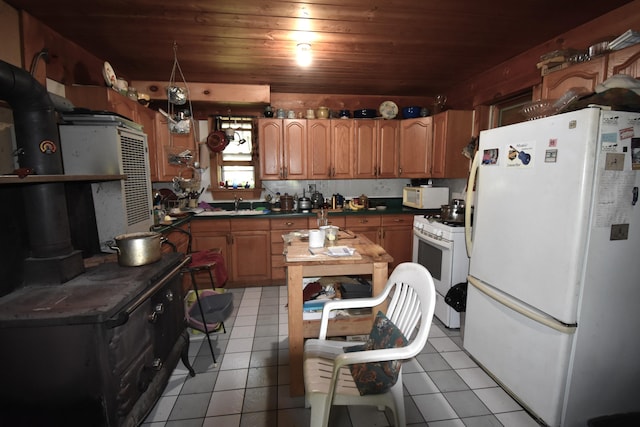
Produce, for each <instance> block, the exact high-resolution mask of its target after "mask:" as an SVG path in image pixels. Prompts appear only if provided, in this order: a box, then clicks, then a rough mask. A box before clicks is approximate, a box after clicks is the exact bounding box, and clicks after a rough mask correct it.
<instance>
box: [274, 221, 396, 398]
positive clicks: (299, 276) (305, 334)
mask: <svg viewBox="0 0 640 427" xmlns="http://www.w3.org/2000/svg"><path fill="white" fill-rule="evenodd" d="M283 238H284V236H283ZM308 244H309V243H308V241H305V240H304V239H301V238H293V240H291V242H290V243H289V244H286V243H285V250H284V252H285V253H284V256H285V265H286V268H287V288H288V313H289V370H290V380H291V384H290V394H291V395H292V396H301V395H303V394H304V379H303V375H302V352H303V348H304V339H305V338H317V337H318V333H319V330H320V321H319V320H303V319H302V305H303V299H302V289H303V278H304V277H322V276H344V275H369V274H370V275H372V293H373V295H377V294H378V293H379V292H380V291H381V290H382V289H384V287H385V285H386V283H387V279H388V264H389V263H390V262H392V261H393V258H392V257H391V255H389V254H388V253H387V252H386V251H385V250H384V249H383V248H382V247H381V246H380V245H377V244H375V243H373V242H371V240H369V239H368V238H367V237H365V236H364V235H361V234H357V235H356V234H354V233H352V232H349V231H342V230H341V231H340V233H339V235H338V240H337V241H336V245H344V246H348V247H351V248H355V249H356V256H354V257H328V256H323V255H316V256H311V254H309V255H308V256H306V257H305V256H303V255H301V254H303V253H308ZM293 254H297V255H296V256H294V255H293ZM292 259H298V260H299V261H292ZM376 312H377V311H376V310H375V309H374V311H373V313H372V315H371V316H369V315H367V316H353V317H349V318H336V319H331V320H330V321H329V329H328V332H327V335H328V336H346V335H359V334H367V335H368V334H369V332H370V330H371V325H372V319H373V316H375V313H376Z"/></svg>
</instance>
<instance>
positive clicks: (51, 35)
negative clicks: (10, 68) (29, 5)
mask: <svg viewBox="0 0 640 427" xmlns="http://www.w3.org/2000/svg"><path fill="white" fill-rule="evenodd" d="M20 19H21V24H22V38H23V41H22V43H23V46H22V55H23V61H24V63H25V65H24V68H25V69H26V70H29V69H30V67H31V61H32V59H33V57H34V56H35V55H36V54H38V52H40V51H41V50H42V49H44V48H47V49H48V50H49V57H50V59H49V62H48V63H45V62H44V61H40V63H39V64H38V68H37V73H36V76H35V78H36V80H38V81H39V82H40V83H42V84H43V85H46V77H48V78H50V79H52V80H55V81H57V82H59V83H62V84H65V85H72V84H81V85H100V86H105V81H104V78H103V77H102V68H103V65H104V60H103V59H100V58H98V57H97V56H95V55H93V54H91V53H89V52H88V51H86V50H84V49H83V48H81V47H80V46H78V45H77V44H75V43H73V42H71V41H69V40H67V39H65V38H64V37H62V36H61V35H60V34H58V33H57V32H55V31H53V30H52V29H51V28H49V27H47V26H46V25H44V24H42V23H41V22H40V21H38V20H37V19H35V18H34V17H32V16H31V15H29V14H28V13H25V12H20ZM112 65H113V64H112ZM116 74H117V68H116Z"/></svg>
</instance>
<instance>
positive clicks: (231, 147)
mask: <svg viewBox="0 0 640 427" xmlns="http://www.w3.org/2000/svg"><path fill="white" fill-rule="evenodd" d="M215 121H216V127H217V129H220V130H222V131H223V132H225V133H227V132H228V131H229V129H231V130H233V139H232V140H230V141H229V144H228V145H227V147H226V148H225V149H224V151H222V152H221V153H212V154H211V156H212V162H211V192H212V194H213V195H214V198H217V199H233V197H234V194H238V193H252V194H253V193H256V192H257V195H256V197H259V195H260V187H261V185H260V182H259V179H258V173H257V167H256V165H257V162H256V160H257V145H256V143H255V138H254V119H253V118H252V117H241V116H219V117H216V118H215ZM228 134H230V132H229V133H228ZM247 197H250V195H247Z"/></svg>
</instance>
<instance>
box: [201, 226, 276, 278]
mask: <svg viewBox="0 0 640 427" xmlns="http://www.w3.org/2000/svg"><path fill="white" fill-rule="evenodd" d="M191 233H192V239H193V243H192V246H193V250H194V251H199V250H206V249H213V248H220V250H221V253H222V255H223V256H224V259H225V263H226V267H227V273H228V275H229V279H228V280H227V284H228V285H230V286H247V285H260V284H268V283H269V281H270V278H271V266H270V261H271V246H270V240H269V220H268V219H250V218H233V219H206V220H196V221H192V223H191ZM205 274H206V273H205ZM198 277H199V280H200V281H201V280H207V281H208V280H209V279H208V277H204V276H202V275H200V276H198Z"/></svg>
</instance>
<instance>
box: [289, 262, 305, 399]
mask: <svg viewBox="0 0 640 427" xmlns="http://www.w3.org/2000/svg"><path fill="white" fill-rule="evenodd" d="M287 294H288V309H287V311H288V314H289V374H290V375H289V377H290V381H291V384H290V388H289V392H290V394H291V396H302V395H304V378H303V374H302V353H303V350H304V326H303V323H302V303H303V301H302V266H301V265H300V266H288V267H287Z"/></svg>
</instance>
